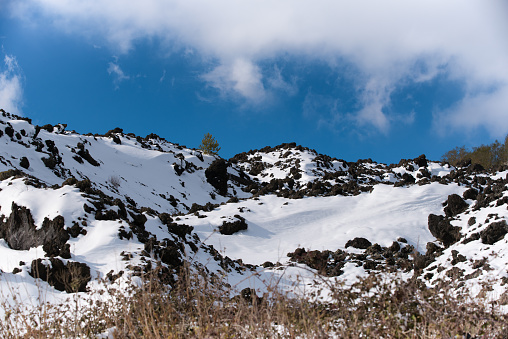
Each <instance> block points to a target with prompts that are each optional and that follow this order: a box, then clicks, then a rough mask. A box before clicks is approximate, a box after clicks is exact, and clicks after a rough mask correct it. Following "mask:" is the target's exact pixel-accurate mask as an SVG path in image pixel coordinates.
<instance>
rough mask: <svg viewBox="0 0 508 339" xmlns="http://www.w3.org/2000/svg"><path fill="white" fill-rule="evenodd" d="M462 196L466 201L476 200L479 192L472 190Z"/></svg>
mask: <svg viewBox="0 0 508 339" xmlns="http://www.w3.org/2000/svg"><path fill="white" fill-rule="evenodd" d="M462 196H463V197H464V199H471V200H475V199H476V197H477V196H478V191H477V190H475V189H474V188H470V189H468V190H466V191H464V193H462Z"/></svg>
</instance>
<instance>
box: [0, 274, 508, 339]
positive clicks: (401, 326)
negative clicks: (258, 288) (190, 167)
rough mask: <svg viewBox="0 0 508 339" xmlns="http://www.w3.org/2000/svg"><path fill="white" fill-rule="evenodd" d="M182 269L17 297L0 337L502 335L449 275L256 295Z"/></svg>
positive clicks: (496, 318) (482, 306) (499, 323)
mask: <svg viewBox="0 0 508 339" xmlns="http://www.w3.org/2000/svg"><path fill="white" fill-rule="evenodd" d="M184 271H185V272H184V273H182V274H181V275H180V277H179V283H177V284H176V286H175V287H174V288H172V289H169V288H168V287H167V286H164V285H162V284H160V283H158V282H157V280H156V279H152V278H151V277H150V276H149V277H147V280H146V283H145V284H144V285H143V286H142V287H135V288H134V287H133V289H132V291H130V292H131V293H124V292H125V291H124V292H122V293H120V292H119V291H117V290H112V289H110V290H109V291H107V292H106V293H107V295H108V298H102V300H103V301H100V302H93V301H89V302H86V303H85V304H83V303H81V304H80V301H79V300H78V299H75V303H74V304H66V305H59V306H58V305H52V306H48V305H46V306H44V307H40V308H38V309H35V310H33V311H32V312H30V313H26V312H23V311H22V305H16V304H15V305H14V307H13V306H12V305H6V304H3V307H4V309H6V310H7V311H8V312H7V313H6V316H5V318H4V319H2V321H1V322H0V336H1V337H2V338H59V337H60V338H92V337H96V336H97V335H98V334H101V333H104V332H105V331H106V330H107V329H111V328H114V330H111V331H110V333H111V334H112V335H113V336H114V337H115V338H182V337H185V338H329V337H337V338H451V337H454V338H455V337H456V336H461V337H462V336H466V335H471V337H472V338H503V337H507V336H508V325H507V324H508V318H507V317H506V316H504V315H501V314H499V313H498V312H497V311H496V308H495V307H494V306H493V305H490V306H489V305H488V304H487V303H485V302H483V301H477V302H472V301H470V300H468V299H467V296H465V295H455V294H454V293H452V291H453V288H452V287H451V286H450V285H449V284H443V286H440V287H438V288H436V289H428V288H425V287H424V286H422V285H421V284H420V283H418V282H416V281H410V282H402V281H398V280H392V281H386V280H382V279H381V278H380V276H376V275H371V276H369V277H367V278H365V279H363V280H361V281H360V282H359V283H357V284H355V285H353V286H351V287H345V286H343V285H341V284H336V285H333V286H327V289H329V290H331V292H332V298H331V301H329V302H311V301H309V300H308V299H307V298H303V297H301V298H296V297H288V296H287V295H284V294H283V293H279V292H277V291H276V289H275V288H273V289H272V293H270V295H268V294H266V295H265V296H264V297H263V298H261V297H258V296H255V295H252V294H251V295H249V292H250V291H248V290H244V291H241V292H239V293H238V295H237V296H236V297H233V298H231V290H230V289H229V288H228V287H227V286H224V285H223V283H222V282H221V279H220V278H215V279H214V278H212V277H210V276H207V275H205V274H198V273H193V274H189V272H190V270H184ZM153 276H155V275H153ZM323 283H325V282H324V281H323ZM104 300H105V301H104ZM6 307H9V308H8V309H7V308H6ZM16 308H18V309H16Z"/></svg>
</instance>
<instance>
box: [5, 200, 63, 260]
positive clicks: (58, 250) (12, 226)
mask: <svg viewBox="0 0 508 339" xmlns="http://www.w3.org/2000/svg"><path fill="white" fill-rule="evenodd" d="M11 209H12V212H11V214H10V216H9V218H8V219H7V221H6V222H3V221H2V220H0V238H3V239H5V241H6V242H7V244H8V245H9V247H10V248H12V249H15V250H28V249H30V248H32V247H38V246H41V245H43V248H44V250H45V251H46V252H47V254H48V255H49V256H57V255H61V256H62V257H67V258H69V257H70V252H69V248H68V246H66V242H67V240H69V234H67V232H66V231H65V230H64V218H63V217H62V216H56V217H55V218H54V219H53V220H49V219H48V218H45V219H44V221H43V222H42V227H41V228H40V229H36V227H35V224H34V220H33V218H32V214H31V213H30V210H29V209H28V208H26V207H23V206H18V205H16V203H14V202H13V203H12V207H11ZM48 252H49V253H48Z"/></svg>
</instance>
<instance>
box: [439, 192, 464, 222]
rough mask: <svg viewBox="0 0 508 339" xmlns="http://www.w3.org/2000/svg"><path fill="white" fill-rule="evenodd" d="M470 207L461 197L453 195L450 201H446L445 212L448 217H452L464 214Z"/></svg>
mask: <svg viewBox="0 0 508 339" xmlns="http://www.w3.org/2000/svg"><path fill="white" fill-rule="evenodd" d="M468 207H469V205H468V204H467V203H466V202H465V201H464V199H462V198H461V197H460V195H458V194H451V195H449V196H448V200H447V201H446V207H445V208H444V212H445V214H446V216H447V217H452V216H455V215H457V214H459V213H461V212H464V211H465V210H466V209H467V208H468Z"/></svg>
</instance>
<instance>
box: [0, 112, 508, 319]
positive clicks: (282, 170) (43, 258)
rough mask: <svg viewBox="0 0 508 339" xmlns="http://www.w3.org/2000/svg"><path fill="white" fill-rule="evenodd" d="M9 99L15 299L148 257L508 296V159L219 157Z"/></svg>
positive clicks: (174, 264) (268, 153)
mask: <svg viewBox="0 0 508 339" xmlns="http://www.w3.org/2000/svg"><path fill="white" fill-rule="evenodd" d="M0 114H1V115H0V180H1V181H0V214H1V218H0V238H1V239H0V269H1V276H0V288H1V290H2V291H4V292H3V298H4V299H5V300H7V302H8V303H13V302H21V303H22V304H26V305H32V306H34V305H35V306H37V305H39V304H41V303H42V304H43V303H45V302H54V303H57V302H62V301H63V300H65V299H66V298H68V297H69V295H72V293H74V292H79V295H83V296H84V297H85V298H86V295H87V294H90V292H93V291H94V290H97V289H99V288H101V286H102V284H110V285H115V284H116V285H118V286H125V285H126V284H129V283H132V282H133V281H138V280H140V277H143V275H144V274H145V273H149V272H151V271H155V272H157V273H156V275H157V279H159V280H160V281H161V282H162V283H163V284H166V285H168V286H173V285H174V284H175V281H177V280H178V272H179V270H180V268H181V267H183V266H186V265H190V266H191V267H192V269H193V270H196V271H206V272H208V273H211V274H214V275H216V276H222V277H224V280H225V281H227V282H228V283H229V284H230V285H231V286H233V287H234V288H235V289H236V290H237V291H240V290H242V289H244V288H246V287H250V288H253V289H255V290H256V293H259V295H262V294H263V293H265V292H268V291H269V289H268V288H267V287H268V286H271V284H272V282H278V283H277V288H280V289H282V290H284V291H287V292H290V293H292V294H295V295H301V294H305V293H307V292H308V291H309V290H312V289H315V288H322V287H323V286H316V285H315V284H312V282H313V281H315V275H316V274H318V275H320V276H321V277H322V279H324V280H330V281H332V280H333V281H335V280H341V281H344V282H345V283H346V284H350V285H351V284H353V283H354V282H356V281H358V279H359V278H361V277H366V276H368V275H369V274H371V273H374V274H379V275H386V276H397V277H401V278H403V279H418V280H421V281H422V282H423V283H424V284H426V285H427V286H434V285H436V284H439V283H441V282H443V281H445V282H446V281H449V282H450V283H452V282H453V283H458V284H457V285H458V290H457V291H459V290H462V291H467V292H468V293H469V294H470V295H471V296H472V297H475V296H478V295H482V296H484V297H485V296H486V297H488V298H489V300H492V301H496V302H497V303H498V305H499V306H500V308H501V309H502V310H504V312H506V311H508V306H506V305H508V292H507V289H508V246H507V243H508V237H506V236H505V235H506V233H508V226H507V223H506V220H507V218H508V192H507V184H508V169H507V168H499V169H498V171H496V172H490V171H487V170H485V169H483V168H482V167H481V166H477V165H475V164H468V165H467V166H465V167H457V168H456V167H452V166H450V165H448V164H443V163H439V162H434V161H430V160H428V159H426V157H425V156H424V155H422V156H420V157H418V158H416V159H405V160H401V161H400V162H399V163H398V164H390V165H388V164H380V163H376V162H374V161H372V160H370V159H367V160H359V161H357V162H347V161H345V160H342V159H335V158H331V157H329V156H327V155H323V154H319V153H318V152H316V151H315V150H312V149H308V148H305V147H302V146H298V145H296V144H294V143H287V144H282V145H279V146H276V147H265V148H263V149H260V150H251V151H248V152H245V153H241V154H238V155H236V156H234V157H233V158H231V159H229V160H226V159H221V158H220V157H218V156H209V155H205V154H202V153H201V152H200V151H199V150H196V149H189V148H186V147H185V146H181V145H178V144H173V143H171V142H169V141H166V140H164V139H163V138H160V137H158V136H156V135H148V136H146V137H140V136H136V135H134V134H132V133H125V132H124V131H123V130H122V129H120V128H115V129H112V130H110V131H108V132H107V133H105V134H104V135H91V134H88V135H81V134H78V133H76V132H74V131H68V130H66V126H65V125H63V124H59V125H56V126H52V125H45V126H35V125H33V124H32V123H31V121H30V119H28V118H22V117H18V116H15V115H11V114H9V113H7V112H5V111H3V110H0ZM99 280H102V281H99ZM485 283H489V285H488V286H489V287H488V288H483V286H486V285H485ZM41 289H42V290H43V291H44V293H43V294H44V297H41V294H40V291H41ZM5 291H11V292H8V293H6V292H5ZM12 291H16V293H14V292H12ZM27 307H28V306H27ZM1 312H3V314H5V312H6V309H5V308H4V309H2V311H1Z"/></svg>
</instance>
